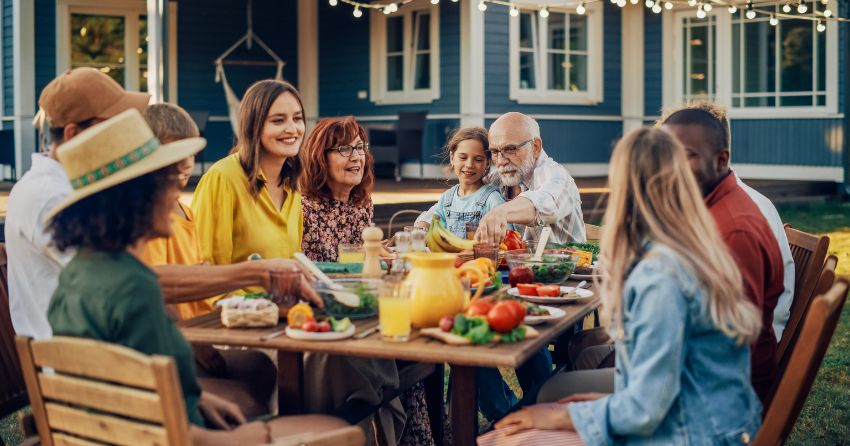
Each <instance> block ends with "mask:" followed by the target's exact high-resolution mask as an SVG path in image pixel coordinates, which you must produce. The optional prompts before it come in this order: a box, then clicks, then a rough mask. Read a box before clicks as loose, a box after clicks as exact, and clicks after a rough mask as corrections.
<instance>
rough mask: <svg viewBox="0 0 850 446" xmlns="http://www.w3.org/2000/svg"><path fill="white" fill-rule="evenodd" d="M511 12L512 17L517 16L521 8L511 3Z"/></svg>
mask: <svg viewBox="0 0 850 446" xmlns="http://www.w3.org/2000/svg"><path fill="white" fill-rule="evenodd" d="M510 14H511V17H517V16H519V9H518V8H517V7H516V6H514V5H511V12H510Z"/></svg>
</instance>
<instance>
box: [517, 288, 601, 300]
mask: <svg viewBox="0 0 850 446" xmlns="http://www.w3.org/2000/svg"><path fill="white" fill-rule="evenodd" d="M571 291H575V292H576V294H578V296H577V297H540V296H525V295H522V294H519V290H517V289H516V288H511V289H509V290H508V294H510V295H511V296H516V297H521V298H523V299H525V300H527V301H529V302H534V303H537V304H566V303H570V302H578V301H581V300H584V299H588V298H591V297H593V291H590V290H586V289H584V288H576V287H572V286H562V287H561V294H563V293H569V292H571Z"/></svg>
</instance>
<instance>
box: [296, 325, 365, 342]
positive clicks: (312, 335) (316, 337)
mask: <svg viewBox="0 0 850 446" xmlns="http://www.w3.org/2000/svg"><path fill="white" fill-rule="evenodd" d="M353 334H354V324H351V326H350V327H348V329H347V330H345V331H342V332H336V331H326V332H324V333H319V332H317V331H314V332H309V331H304V330H299V329H297V328H290V327H286V335H287V336H289V337H290V338H292V339H298V340H301V341H339V340H340V339H345V338H350V337H351V335H353Z"/></svg>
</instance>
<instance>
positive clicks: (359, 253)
mask: <svg viewBox="0 0 850 446" xmlns="http://www.w3.org/2000/svg"><path fill="white" fill-rule="evenodd" d="M337 249H338V255H337V260H336V261H337V262H339V263H363V261H364V260H365V259H366V254H365V253H364V252H363V246H362V245H353V244H345V243H341V244H340V245H339V246H338V247H337Z"/></svg>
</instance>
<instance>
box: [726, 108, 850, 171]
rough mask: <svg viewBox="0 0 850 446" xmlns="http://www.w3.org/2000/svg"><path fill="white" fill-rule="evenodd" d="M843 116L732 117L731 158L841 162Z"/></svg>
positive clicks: (763, 161)
mask: <svg viewBox="0 0 850 446" xmlns="http://www.w3.org/2000/svg"><path fill="white" fill-rule="evenodd" d="M841 125H842V121H841V120H840V119H738V120H732V162H733V164H734V163H759V164H783V165H803V166H840V165H841V151H842V146H841V140H842V133H843V131H842V128H841Z"/></svg>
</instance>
